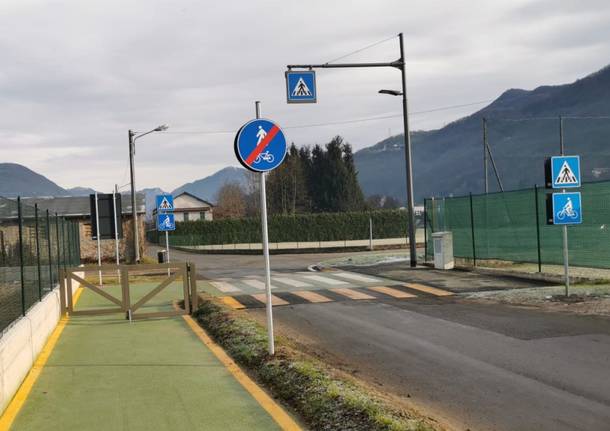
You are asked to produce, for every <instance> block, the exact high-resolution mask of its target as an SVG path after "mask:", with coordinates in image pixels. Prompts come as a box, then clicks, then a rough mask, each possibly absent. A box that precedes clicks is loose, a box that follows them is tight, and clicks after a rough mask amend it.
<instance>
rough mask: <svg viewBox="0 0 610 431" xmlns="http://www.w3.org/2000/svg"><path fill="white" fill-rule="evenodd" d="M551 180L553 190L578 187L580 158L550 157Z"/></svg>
mask: <svg viewBox="0 0 610 431" xmlns="http://www.w3.org/2000/svg"><path fill="white" fill-rule="evenodd" d="M551 179H552V181H553V185H552V187H553V188H554V189H567V188H576V187H580V185H581V184H580V157H579V156H557V157H551Z"/></svg>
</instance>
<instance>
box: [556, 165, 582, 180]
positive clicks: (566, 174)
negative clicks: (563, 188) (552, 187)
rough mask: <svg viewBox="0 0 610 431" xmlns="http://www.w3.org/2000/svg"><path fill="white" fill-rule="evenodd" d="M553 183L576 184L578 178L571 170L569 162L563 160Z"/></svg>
mask: <svg viewBox="0 0 610 431" xmlns="http://www.w3.org/2000/svg"><path fill="white" fill-rule="evenodd" d="M555 184H562V185H573V184H578V179H577V178H576V175H575V174H574V172H573V171H572V168H571V167H570V164H569V163H568V162H567V160H566V161H564V162H563V165H562V166H561V169H560V170H559V175H557V178H555Z"/></svg>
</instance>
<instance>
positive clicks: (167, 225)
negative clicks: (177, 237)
mask: <svg viewBox="0 0 610 431" xmlns="http://www.w3.org/2000/svg"><path fill="white" fill-rule="evenodd" d="M161 227H162V228H165V229H172V228H173V227H174V225H173V223H172V221H171V219H170V218H169V216H165V219H164V220H163V221H162V222H161Z"/></svg>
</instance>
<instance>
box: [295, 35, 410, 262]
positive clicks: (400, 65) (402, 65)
mask: <svg viewBox="0 0 610 431" xmlns="http://www.w3.org/2000/svg"><path fill="white" fill-rule="evenodd" d="M398 40H399V42H400V58H399V59H398V60H395V61H391V62H383V63H323V64H289V65H288V66H287V67H288V70H292V69H309V70H312V69H317V68H322V69H330V68H352V67H367V68H368V67H394V68H396V69H399V70H400V72H401V78H402V79H401V82H402V91H396V90H380V91H379V92H380V93H382V94H390V95H392V96H402V121H403V126H404V136H405V170H406V183H407V184H406V185H407V209H408V215H407V217H408V219H409V223H408V225H409V226H408V229H409V251H410V261H411V262H410V263H411V267H412V268H415V267H416V266H417V249H416V244H415V210H414V206H415V203H414V199H413V169H412V162H411V133H410V132H409V109H408V101H407V66H406V61H405V48H404V39H403V34H402V33H399V34H398Z"/></svg>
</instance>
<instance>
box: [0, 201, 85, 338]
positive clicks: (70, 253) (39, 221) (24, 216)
mask: <svg viewBox="0 0 610 431" xmlns="http://www.w3.org/2000/svg"><path fill="white" fill-rule="evenodd" d="M79 241H80V239H79V232H78V224H77V222H74V221H70V220H66V219H64V218H63V217H58V216H55V215H51V214H49V213H48V212H47V211H41V210H39V209H38V208H37V207H31V206H27V205H24V204H22V203H21V201H20V200H19V199H5V198H1V197H0V331H2V330H3V329H5V328H6V327H7V326H9V325H10V324H11V323H12V322H13V321H15V320H16V319H17V318H19V317H20V316H23V315H24V314H25V313H26V312H27V310H29V309H30V308H31V307H32V306H33V305H34V304H35V303H36V302H38V301H40V300H41V299H42V298H43V297H44V296H45V295H46V294H47V293H48V292H50V291H51V290H52V289H53V288H54V287H55V286H56V285H57V282H58V274H59V270H60V268H61V267H66V266H73V265H78V264H79V263H80V248H79Z"/></svg>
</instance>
